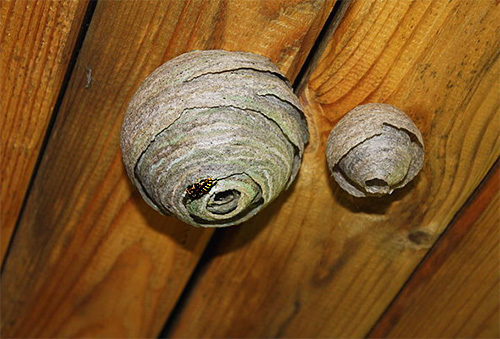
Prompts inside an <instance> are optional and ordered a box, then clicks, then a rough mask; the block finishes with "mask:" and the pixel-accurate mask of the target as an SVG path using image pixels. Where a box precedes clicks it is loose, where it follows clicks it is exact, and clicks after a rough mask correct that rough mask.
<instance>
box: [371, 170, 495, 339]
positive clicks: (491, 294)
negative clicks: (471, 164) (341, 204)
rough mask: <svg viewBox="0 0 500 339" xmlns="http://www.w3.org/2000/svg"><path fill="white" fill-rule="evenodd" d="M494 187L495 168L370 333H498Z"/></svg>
mask: <svg viewBox="0 0 500 339" xmlns="http://www.w3.org/2000/svg"><path fill="white" fill-rule="evenodd" d="M499 186H500V176H499V171H498V167H497V168H496V171H495V173H494V174H493V175H492V176H491V177H490V178H489V179H488V182H487V183H486V184H485V186H484V187H483V188H482V189H481V191H480V192H479V194H478V195H477V196H476V197H475V199H474V200H473V201H472V202H471V203H470V204H469V205H468V206H467V208H466V209H465V210H464V211H463V212H462V213H461V214H460V215H459V218H458V219H457V222H456V223H454V224H453V225H452V226H451V227H450V228H449V229H448V230H447V231H446V233H445V234H444V236H443V238H442V239H440V241H439V243H438V244H437V245H438V246H437V247H436V249H435V250H434V251H433V252H432V253H431V254H430V256H429V257H428V258H426V259H425V261H424V262H423V264H422V265H421V266H419V268H418V270H417V271H416V273H415V274H414V276H413V277H412V279H411V280H410V281H409V283H408V284H407V285H406V286H405V288H404V290H403V292H402V293H401V294H400V295H399V296H398V298H397V299H396V301H395V302H394V303H393V304H392V305H391V307H390V308H389V310H388V311H387V312H386V313H385V314H384V316H383V318H382V319H381V320H380V321H379V322H378V323H377V326H376V327H375V328H374V330H373V331H372V332H371V333H370V337H372V338H403V337H404V338H430V337H434V338H498V337H500V313H499V311H500V289H499V287H500V257H499V255H498V253H499V242H500V234H499V227H498V226H499V225H500V199H499Z"/></svg>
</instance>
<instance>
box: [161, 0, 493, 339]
mask: <svg viewBox="0 0 500 339" xmlns="http://www.w3.org/2000/svg"><path fill="white" fill-rule="evenodd" d="M471 8H474V10H471ZM499 50H500V10H499V4H498V3H495V2H494V1H463V0H457V1H446V2H444V1H414V2H410V1H398V0H390V1H366V0H361V1H354V2H353V3H352V5H351V6H350V7H349V9H348V11H347V13H346V16H345V17H344V19H343V20H342V22H341V23H340V25H339V27H338V29H337V30H336V31H335V33H334V35H333V37H332V38H331V39H330V41H329V44H328V45H327V46H326V48H325V50H324V52H323V55H322V57H321V58H320V60H319V62H318V64H317V67H316V69H315V70H314V71H313V72H312V75H311V78H310V80H309V82H308V83H307V86H305V87H304V91H303V92H302V93H301V99H302V101H303V103H304V105H305V106H306V109H307V110H308V117H309V128H310V132H311V140H310V143H309V145H308V147H307V149H306V154H305V158H304V161H303V166H302V168H301V171H300V174H299V177H298V180H297V182H296V184H295V185H294V187H293V188H292V191H291V192H290V193H288V194H286V195H285V196H283V197H282V198H281V199H280V201H279V202H277V203H276V204H274V205H272V206H270V207H269V208H268V209H267V210H266V211H265V212H264V213H263V214H261V215H259V216H257V217H256V218H255V219H253V220H251V221H249V222H247V223H246V224H244V225H242V226H240V227H239V228H232V229H228V230H223V231H222V234H221V239H220V241H219V242H218V243H217V244H214V252H213V253H212V256H211V257H210V259H209V260H207V264H206V265H205V267H204V268H203V269H202V270H201V273H200V275H199V277H198V279H197V280H196V281H195V283H194V284H193V288H192V290H191V293H189V294H187V297H186V299H185V302H184V303H183V307H182V309H181V312H180V313H179V316H178V317H176V319H175V321H173V322H172V328H171V329H170V331H169V335H170V336H171V337H363V336H365V335H366V334H367V333H368V331H369V330H370V329H371V328H372V326H373V325H374V324H375V322H376V321H377V320H378V319H379V317H380V316H381V314H382V313H383V311H384V310H385V309H386V308H387V306H388V305H389V303H390V302H391V300H393V298H394V297H395V295H396V294H397V293H398V291H399V290H400V289H401V287H402V286H403V284H404V283H405V282H406V280H407V279H408V277H409V276H410V275H411V273H412V272H413V270H414V269H415V267H416V266H417V265H418V263H419V262H420V261H421V260H422V258H423V257H424V256H425V254H426V253H427V251H428V250H429V248H430V247H431V246H432V245H433V244H434V242H435V241H436V239H437V238H438V237H439V235H440V234H441V232H442V231H443V230H444V229H445V228H446V227H447V225H448V224H449V222H450V221H451V219H452V218H453V216H454V215H455V214H456V212H457V211H458V210H459V208H460V207H461V206H462V204H463V203H464V202H465V201H466V200H467V199H468V197H469V196H470V195H471V193H472V192H473V191H474V190H475V188H476V187H477V186H478V184H479V183H480V182H481V180H482V179H483V177H484V176H485V174H486V173H487V171H488V170H489V169H490V167H491V166H492V164H493V162H494V161H495V160H496V159H497V158H498V156H499V153H500V152H499V150H500V147H499V145H500V143H499V135H498V130H499V120H498V113H499V100H498V93H499V82H498V79H499V68H500V67H499V66H500V63H499V58H498V56H499V52H498V51H499ZM367 102H386V103H390V104H393V105H395V106H397V107H400V108H401V109H403V110H405V111H406V112H407V113H408V114H409V115H410V116H411V117H412V118H413V120H414V121H415V122H416V124H417V125H418V127H419V128H420V129H421V131H422V132H423V135H424V139H425V143H426V160H425V164H424V169H423V172H422V173H421V174H420V175H419V176H418V177H417V179H416V180H415V181H414V182H413V183H412V184H410V185H409V186H407V187H406V188H405V189H402V190H400V191H396V192H395V193H394V194H393V195H392V196H388V197H385V198H380V199H375V198H371V199H356V198H352V197H350V196H348V195H347V194H346V193H345V192H343V191H342V190H341V189H340V188H339V187H338V185H337V184H336V183H335V182H334V181H333V180H332V179H331V178H329V177H330V176H329V173H328V170H327V168H326V161H325V155H324V151H325V142H326V138H327V136H328V134H329V132H330V130H331V128H332V126H334V125H335V123H336V122H337V121H338V120H339V119H340V118H341V117H342V116H343V115H344V114H345V113H346V112H347V111H349V110H350V109H352V108H353V107H355V106H356V105H359V104H363V103H367Z"/></svg>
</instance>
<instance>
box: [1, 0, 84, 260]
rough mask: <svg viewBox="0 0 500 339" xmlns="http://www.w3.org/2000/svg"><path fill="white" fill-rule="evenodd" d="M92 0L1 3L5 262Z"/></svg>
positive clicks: (2, 194)
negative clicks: (81, 27) (84, 18)
mask: <svg viewBox="0 0 500 339" xmlns="http://www.w3.org/2000/svg"><path fill="white" fill-rule="evenodd" d="M87 4H88V2H87V1H57V0H47V1H29V0H21V1H2V6H0V46H1V48H0V74H1V77H0V93H2V95H1V99H0V108H1V111H2V114H0V126H1V127H0V128H1V133H0V134H1V140H2V142H1V144H0V172H1V173H2V175H1V177H0V182H1V184H0V185H1V187H2V189H1V193H0V206H1V212H0V225H1V232H2V236H1V241H0V262H3V258H4V256H5V252H6V250H7V247H8V245H9V242H10V238H11V235H12V232H13V230H14V226H15V224H16V221H17V219H18V216H19V211H20V210H21V205H22V202H23V199H24V197H25V194H26V190H27V188H28V184H29V182H30V179H31V176H32V173H33V168H34V166H35V163H36V160H37V157H38V154H39V152H40V147H41V146H42V141H43V138H44V135H45V132H46V129H47V125H48V123H49V120H50V117H51V116H52V112H53V110H54V106H55V104H56V101H57V98H58V95H59V92H60V90H61V85H62V84H63V80H64V77H65V75H66V70H67V68H68V63H69V61H70V57H71V53H72V50H73V47H74V46H75V42H76V38H77V36H78V32H79V30H80V26H81V24H82V21H83V17H84V15H85V10H86V8H87Z"/></svg>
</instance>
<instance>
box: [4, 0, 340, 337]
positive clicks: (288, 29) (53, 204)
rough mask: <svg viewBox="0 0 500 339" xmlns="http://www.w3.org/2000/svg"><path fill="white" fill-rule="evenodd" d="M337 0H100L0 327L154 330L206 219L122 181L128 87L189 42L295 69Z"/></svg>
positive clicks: (22, 331) (79, 332)
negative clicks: (164, 209)
mask: <svg viewBox="0 0 500 339" xmlns="http://www.w3.org/2000/svg"><path fill="white" fill-rule="evenodd" d="M332 6H333V1H312V2H311V1H301V0H298V1H272V2H269V1H264V0H262V1H248V2H242V1H239V0H234V1H178V0H172V1H99V2H98V4H97V8H96V10H95V13H94V16H93V18H92V22H91V25H90V27H89V31H88V33H87V36H86V38H85V42H84V44H83V46H82V49H81V52H80V54H79V57H78V61H77V64H76V66H75V72H74V73H73V76H72V78H71V80H70V84H69V88H68V90H67V93H66V95H65V98H64V100H63V104H62V107H61V111H60V113H59V114H58V117H57V121H56V123H55V126H54V131H53V133H52V135H51V138H50V140H49V143H48V146H47V150H46V153H45V155H44V157H43V160H42V163H41V166H40V170H39V172H38V174H37V177H36V180H35V182H34V186H33V190H32V193H31V194H30V196H29V199H28V202H27V206H26V209H25V213H24V215H23V218H22V220H21V223H20V225H19V230H18V232H17V233H16V237H15V239H14V242H13V246H12V250H11V251H10V255H9V257H8V258H7V262H6V268H5V270H4V273H3V277H2V282H1V283H2V285H1V288H2V301H1V303H2V304H1V306H2V308H1V313H2V336H3V337H120V338H121V337H150V336H155V335H156V334H157V333H158V332H159V330H160V329H161V327H162V325H163V323H164V321H165V319H166V318H167V316H168V314H169V312H170V311H171V309H172V307H173V305H174V304H175V302H176V300H177V297H178V295H179V293H180V292H181V291H182V290H183V288H184V284H185V282H186V280H187V279H188V277H189V276H190V274H191V271H192V269H193V267H194V265H195V264H196V262H197V260H198V258H199V255H200V253H201V252H202V250H203V248H204V246H205V244H206V242H207V240H208V239H209V237H210V235H211V233H212V231H210V230H202V229H195V228H193V227H192V226H188V225H185V224H183V223H181V222H179V221H177V220H176V219H174V218H167V217H164V216H161V215H159V214H158V213H157V212H155V211H154V210H152V209H151V208H150V207H148V206H147V205H146V204H145V203H144V202H143V201H142V199H141V198H140V197H139V195H138V193H137V192H136V191H135V190H134V189H133V188H132V186H131V185H130V183H129V180H128V178H127V177H126V175H125V171H124V167H123V164H122V161H121V154H120V152H119V136H120V128H121V123H122V119H123V113H124V111H125V109H126V107H127V105H128V102H129V100H130V98H131V96H132V95H133V93H134V91H135V90H136V89H137V87H138V86H139V84H140V83H141V81H143V80H144V79H145V77H146V76H147V75H148V74H149V73H150V72H151V71H152V70H154V69H155V68H156V67H158V66H159V65H160V64H161V63H163V62H165V61H166V60H168V59H170V58H172V57H174V56H176V55H179V54H181V53H183V52H186V51H189V50H193V49H212V48H223V49H229V50H243V51H249V52H255V53H259V54H261V55H264V56H267V57H270V58H271V59H272V60H273V61H275V62H276V63H277V64H278V66H279V67H280V68H281V70H282V71H284V72H285V73H286V74H287V75H288V76H289V77H290V78H292V79H293V78H294V77H295V75H296V74H297V72H298V70H299V69H300V67H301V64H302V62H303V61H304V60H305V58H306V56H307V54H308V53H309V50H310V48H311V47H312V45H313V43H314V40H315V38H316V36H317V35H318V33H319V30H320V29H321V27H322V25H323V24H324V22H325V20H326V18H327V16H328V14H329V13H330V11H331V8H332ZM89 73H91V74H90V78H92V79H93V80H92V81H91V82H90V83H89V82H88V79H89V76H88V74H89Z"/></svg>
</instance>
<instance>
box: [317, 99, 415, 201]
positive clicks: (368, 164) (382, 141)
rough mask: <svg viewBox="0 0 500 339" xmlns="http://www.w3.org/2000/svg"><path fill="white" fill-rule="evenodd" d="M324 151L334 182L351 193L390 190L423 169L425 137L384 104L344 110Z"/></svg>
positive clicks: (371, 192) (396, 110)
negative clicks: (348, 110)
mask: <svg viewBox="0 0 500 339" xmlns="http://www.w3.org/2000/svg"><path fill="white" fill-rule="evenodd" d="M326 157H327V161H328V166H329V168H330V171H331V172H332V174H333V176H334V178H335V180H336V181H337V183H338V184H339V185H340V186H341V187H342V188H343V189H344V190H345V191H347V192H348V193H349V194H351V195H353V196H355V197H366V196H380V195H385V194H390V193H392V192H393V191H394V190H395V189H396V188H400V187H403V186H405V185H406V184H407V183H409V182H410V181H411V180H412V179H413V178H414V177H415V176H416V175H417V174H418V172H419V171H420V170H421V169H422V165H423V160H424V143H423V140H422V135H421V134H420V131H419V130H418V128H417V126H415V124H414V123H413V122H412V121H411V120H410V118H409V117H408V116H407V115H406V114H405V113H404V112H403V111H401V110H399V109H397V108H396V107H394V106H391V105H388V104H366V105H361V106H358V107H356V108H354V109H353V110H352V111H350V112H349V113H347V114H346V115H345V116H344V117H343V118H342V119H341V120H340V121H339V122H338V124H337V125H336V126H335V127H334V129H333V130H332V131H331V133H330V136H329V137H328V143H327V149H326Z"/></svg>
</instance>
